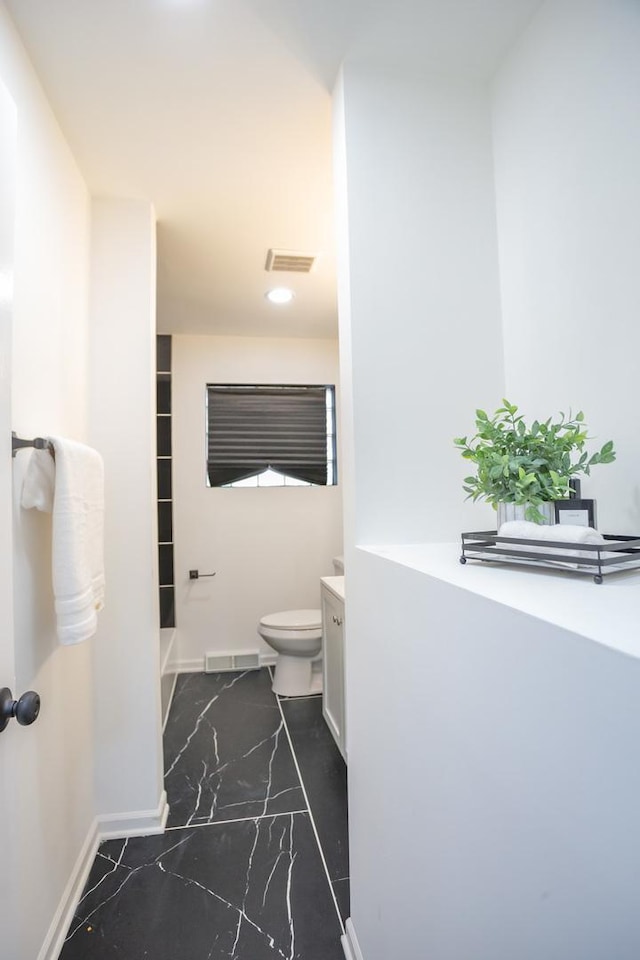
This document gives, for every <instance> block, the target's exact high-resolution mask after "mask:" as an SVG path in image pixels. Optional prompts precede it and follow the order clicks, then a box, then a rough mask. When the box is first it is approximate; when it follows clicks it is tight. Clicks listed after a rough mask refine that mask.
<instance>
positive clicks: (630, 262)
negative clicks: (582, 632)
mask: <svg viewBox="0 0 640 960" xmlns="http://www.w3.org/2000/svg"><path fill="white" fill-rule="evenodd" d="M639 103H640V5H639V4H638V3H634V2H629V0H586V2H585V0H556V2H554V3H549V2H548V3H546V4H545V5H544V6H543V8H542V10H541V11H540V13H539V14H538V16H537V17H536V18H535V20H534V22H533V23H532V25H531V27H530V29H529V30H528V31H527V32H526V33H525V35H524V36H523V38H522V40H521V42H520V43H519V44H518V45H517V46H516V47H515V48H514V49H513V50H512V52H511V54H510V56H509V58H508V60H507V61H506V63H505V64H504V65H503V67H502V69H501V70H500V71H499V73H498V75H497V77H496V80H495V97H494V135H495V161H496V192H497V201H498V225H499V238H500V272H501V280H502V302H503V311H504V340H505V358H506V371H507V373H506V376H507V395H508V396H509V397H510V398H511V399H512V400H513V401H514V402H516V403H519V404H520V405H521V406H522V408H523V409H524V410H525V411H526V412H528V413H530V415H531V416H537V417H538V418H539V419H542V418H545V417H546V416H549V415H551V414H553V413H555V412H557V411H558V410H567V409H568V408H570V407H571V408H573V410H574V411H576V410H577V409H583V410H584V411H585V413H586V415H587V421H588V423H589V425H590V427H591V428H592V430H591V433H592V434H593V435H594V436H595V437H596V438H597V443H598V444H599V445H600V444H602V443H603V442H604V441H605V440H608V439H610V438H612V439H614V440H615V443H616V447H617V449H618V460H617V462H616V463H615V464H613V465H611V466H605V467H596V468H595V469H594V471H593V475H592V478H591V479H590V480H586V481H585V483H584V490H585V491H586V492H587V493H588V494H591V495H593V496H596V498H597V499H598V513H599V525H600V527H601V528H602V529H603V530H605V531H608V532H612V533H632V534H633V533H638V531H640V480H639V477H640V442H639V437H640V405H639V403H638V396H637V384H638V378H639V376H640V325H639V324H638V314H639V312H640V273H639V271H638V253H639V251H640V177H638V170H640V110H639V108H638V104H639ZM595 446H596V441H594V443H593V448H595Z"/></svg>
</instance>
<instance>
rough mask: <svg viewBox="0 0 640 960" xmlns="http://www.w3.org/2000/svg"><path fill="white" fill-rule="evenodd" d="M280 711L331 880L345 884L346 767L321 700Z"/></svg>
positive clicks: (285, 705) (285, 703)
mask: <svg viewBox="0 0 640 960" xmlns="http://www.w3.org/2000/svg"><path fill="white" fill-rule="evenodd" d="M281 707H282V711H283V713H284V716H285V719H286V721H287V726H288V728H289V733H290V734H291V740H292V743H293V749H294V751H295V754H296V758H297V760H298V765H299V767H300V773H301V775H302V781H303V783H304V786H305V789H306V791H307V796H308V798H309V806H310V807H311V813H312V814H313V819H314V821H315V824H316V828H317V830H318V836H319V838H320V846H321V847H322V850H323V852H324V856H325V860H326V862H327V869H328V871H329V876H330V878H331V880H332V881H338V880H339V881H342V880H343V879H344V878H346V877H348V876H349V833H348V823H347V767H346V764H345V762H344V760H343V759H342V756H341V754H340V751H339V750H338V748H337V746H336V744H335V741H334V739H333V737H332V736H331V733H330V732H329V728H328V727H327V725H326V723H325V720H324V717H323V716H322V698H321V697H308V698H305V699H304V700H283V701H281ZM346 886H348V884H346ZM343 900H344V897H343ZM347 916H348V914H347Z"/></svg>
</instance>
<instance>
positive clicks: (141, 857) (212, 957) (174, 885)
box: [60, 813, 343, 960]
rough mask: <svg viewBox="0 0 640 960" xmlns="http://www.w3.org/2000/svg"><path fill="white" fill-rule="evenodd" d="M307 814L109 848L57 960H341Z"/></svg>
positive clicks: (334, 919) (179, 833) (217, 826)
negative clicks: (146, 958) (145, 959)
mask: <svg viewBox="0 0 640 960" xmlns="http://www.w3.org/2000/svg"><path fill="white" fill-rule="evenodd" d="M340 934H341V929H340V924H339V921H338V917H337V915H336V912H335V908H334V905H333V901H332V898H331V894H330V891H329V887H328V885H327V882H326V877H325V874H324V871H323V869H322V864H321V862H320V855H319V853H318V848H317V845H316V842H315V838H314V836H313V830H312V827H311V824H310V821H309V816H308V814H306V813H301V814H288V815H283V816H277V817H265V818H262V819H256V820H246V821H243V822H241V823H237V822H236V823H218V824H214V825H211V826H206V827H199V828H193V829H179V830H173V831H169V832H167V833H166V834H164V835H163V836H153V837H136V838H134V839H130V840H108V841H106V842H104V843H103V844H102V845H101V847H100V850H99V852H98V856H97V858H96V861H95V864H94V867H93V869H92V871H91V875H90V877H89V880H88V883H87V888H86V892H85V894H84V896H83V898H82V900H81V901H80V904H79V906H78V909H77V911H76V914H75V917H74V920H73V923H72V924H71V927H70V930H69V934H68V937H67V940H66V942H65V945H64V947H63V950H62V953H61V954H60V960H114V958H115V960H142V958H145V957H148V958H150V960H151V958H152V960H224V958H227V960H274V958H275V960H279V958H281V960H343V953H342V948H341V946H340Z"/></svg>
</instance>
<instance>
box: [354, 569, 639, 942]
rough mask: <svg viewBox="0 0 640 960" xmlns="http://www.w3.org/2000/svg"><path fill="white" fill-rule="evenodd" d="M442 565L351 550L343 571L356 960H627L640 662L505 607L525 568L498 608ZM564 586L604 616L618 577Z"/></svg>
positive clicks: (519, 588)
mask: <svg viewBox="0 0 640 960" xmlns="http://www.w3.org/2000/svg"><path fill="white" fill-rule="evenodd" d="M447 562H448V564H449V567H450V568H452V572H451V573H448V571H447V568H446V565H445V563H444V562H443V563H442V565H441V566H442V574H441V575H440V576H433V575H428V574H425V573H422V572H417V571H416V570H412V569H409V568H408V567H406V566H401V565H400V563H394V562H392V561H390V560H387V559H382V558H380V557H378V556H374V555H371V554H368V553H365V552H364V551H361V550H359V551H356V555H355V558H354V563H353V564H352V567H351V570H350V571H349V573H348V585H347V586H348V592H347V600H348V605H347V624H348V634H347V638H348V643H349V656H350V658H352V659H355V661H356V664H357V666H356V667H355V669H356V670H359V671H360V672H359V673H358V675H353V676H351V675H350V677H349V696H350V708H351V709H350V712H349V725H348V730H349V791H350V817H349V831H350V869H351V911H352V918H353V921H354V925H355V930H356V933H357V937H358V941H359V945H360V948H361V950H362V955H363V957H364V958H365V960H389V958H392V957H394V958H395V957H407V958H416V960H418V958H420V960H422V958H425V960H426V958H428V960H463V958H464V960H472V958H473V960H514V958H516V957H517V958H518V960H569V958H571V960H574V958H575V960H577V958H579V960H603V958H605V957H611V958H613V957H615V960H635V958H636V957H637V956H638V955H639V953H640V923H639V922H638V917H639V916H640V890H639V889H638V884H637V881H636V878H637V864H638V858H639V857H640V824H639V822H638V816H637V796H638V792H639V791H640V768H639V767H638V764H637V762H636V759H635V757H636V753H637V736H636V733H637V730H638V724H639V722H640V703H639V701H638V692H637V691H638V685H639V683H640V660H639V659H638V658H637V657H632V656H627V655H626V654H624V653H620V652H619V651H616V650H611V649H608V648H607V647H606V646H605V645H604V644H600V643H595V642H593V641H592V640H590V639H586V638H583V637H581V636H578V635H576V634H575V633H571V632H569V631H568V630H565V629H561V628H560V627H558V626H555V625H551V624H549V623H546V622H545V620H544V619H543V618H544V606H542V610H541V611H540V614H541V615H540V616H530V615H527V614H525V613H522V612H520V611H518V610H517V609H513V606H517V599H516V598H517V597H518V594H519V593H523V594H525V593H526V583H524V582H523V581H524V580H525V578H526V574H523V573H520V574H519V575H516V577H515V578H511V581H510V582H512V583H513V580H514V579H515V580H516V581H519V582H516V583H515V587H514V589H513V592H510V591H509V589H508V588H505V591H504V599H503V601H502V602H496V601H494V600H489V599H487V598H486V597H484V596H481V595H480V594H479V593H478V592H475V591H476V590H478V589H479V587H478V586H477V585H474V586H473V587H471V588H470V589H466V588H461V587H459V586H453V585H452V583H451V582H446V581H447V580H448V579H449V580H454V578H456V577H457V578H458V580H460V579H461V577H462V569H461V567H460V566H459V564H458V563H457V558H456V556H455V552H454V553H453V555H452V556H450V557H449V558H448V561H447ZM465 570H466V568H465ZM468 572H469V573H470V574H471V575H473V573H474V571H473V570H472V569H471V568H470V567H469V570H468ZM503 572H504V571H503ZM479 573H480V574H489V573H495V576H496V577H497V576H499V574H500V571H488V570H487V571H485V570H484V569H483V570H482V571H479ZM476 579H477V580H480V579H481V578H480V576H479V577H478V578H476ZM552 586H553V585H552ZM556 586H557V584H556ZM565 586H566V587H567V588H568V589H567V591H566V595H567V603H568V604H569V605H572V604H574V603H576V601H579V598H580V595H581V593H583V592H584V591H588V590H589V589H591V590H593V591H596V594H597V596H596V597H595V598H594V603H597V601H598V600H602V603H603V606H607V601H611V602H610V603H609V606H610V607H611V606H614V605H615V599H614V597H613V596H612V594H611V592H610V591H613V593H614V594H615V593H616V592H617V586H616V584H615V583H611V584H607V585H605V586H604V587H596V586H594V584H592V583H590V582H589V583H583V582H577V583H576V582H575V581H569V582H568V583H567V584H565ZM537 587H538V590H537V593H538V595H540V593H541V585H540V582H538V583H537ZM572 587H573V588H574V589H573V590H572V589H571V588H572ZM629 588H631V590H636V591H637V586H636V587H630V584H628V583H626V584H624V583H623V584H620V587H619V589H620V590H622V591H623V593H625V594H626V600H627V604H626V611H627V617H626V625H625V628H624V630H625V640H626V641H627V643H628V642H629V638H631V637H632V636H633V633H632V630H633V621H632V618H631V616H630V615H629V611H630V610H631V609H632V605H631V603H629V602H628V601H629V600H631V599H632V597H630V596H629V592H630V591H629ZM598 591H600V593H598ZM558 595H559V594H558V590H557V589H556V590H555V591H553V590H550V591H549V597H550V607H551V609H552V610H553V607H554V598H555V601H556V602H557V600H558ZM372 597H375V598H376V602H375V604H373V603H372V602H371V598H372ZM624 599H625V598H623V600H624ZM609 614H610V618H611V610H610V611H609ZM614 616H615V613H614ZM601 619H604V618H601ZM390 637H393V638H394V643H393V648H392V649H390V644H389V638H390ZM635 646H636V648H637V643H636V644H635ZM350 662H351V661H350ZM364 664H366V665H367V666H366V683H363V682H362V679H363V676H364V675H365V674H364V669H363V665H364ZM381 771H383V773H381Z"/></svg>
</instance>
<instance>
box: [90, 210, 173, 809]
mask: <svg viewBox="0 0 640 960" xmlns="http://www.w3.org/2000/svg"><path fill="white" fill-rule="evenodd" d="M92 214H93V216H92V234H91V239H92V251H91V370H92V377H91V383H90V390H89V394H90V410H91V419H90V438H91V442H92V444H93V446H95V447H96V449H98V450H100V452H101V453H102V456H103V457H104V462H105V503H106V506H105V577H106V584H107V587H106V590H107V595H106V600H105V608H104V611H103V612H102V613H101V615H100V618H99V629H98V635H97V637H96V642H95V670H94V704H95V722H96V743H97V745H98V755H97V756H96V804H97V809H98V812H99V814H100V815H101V816H106V817H113V816H117V817H122V816H123V815H125V814H128V813H130V814H132V816H133V818H134V819H135V817H136V816H137V815H139V814H140V812H141V811H142V812H144V811H150V815H149V820H150V821H153V819H154V818H153V815H152V813H151V812H152V811H154V810H155V809H156V808H158V809H159V808H160V803H161V795H162V745H161V741H160V728H161V724H160V687H159V683H160V654H159V643H160V632H159V613H158V565H157V547H156V544H157V512H156V496H157V494H156V472H155V455H156V449H155V286H156V285H155V272H156V239H155V217H154V213H153V209H152V207H151V206H150V204H148V203H146V202H144V201H140V200H94V202H93V205H92ZM123 771H126V776H123ZM139 825H140V826H144V825H145V824H139ZM114 828H115V825H114Z"/></svg>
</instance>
